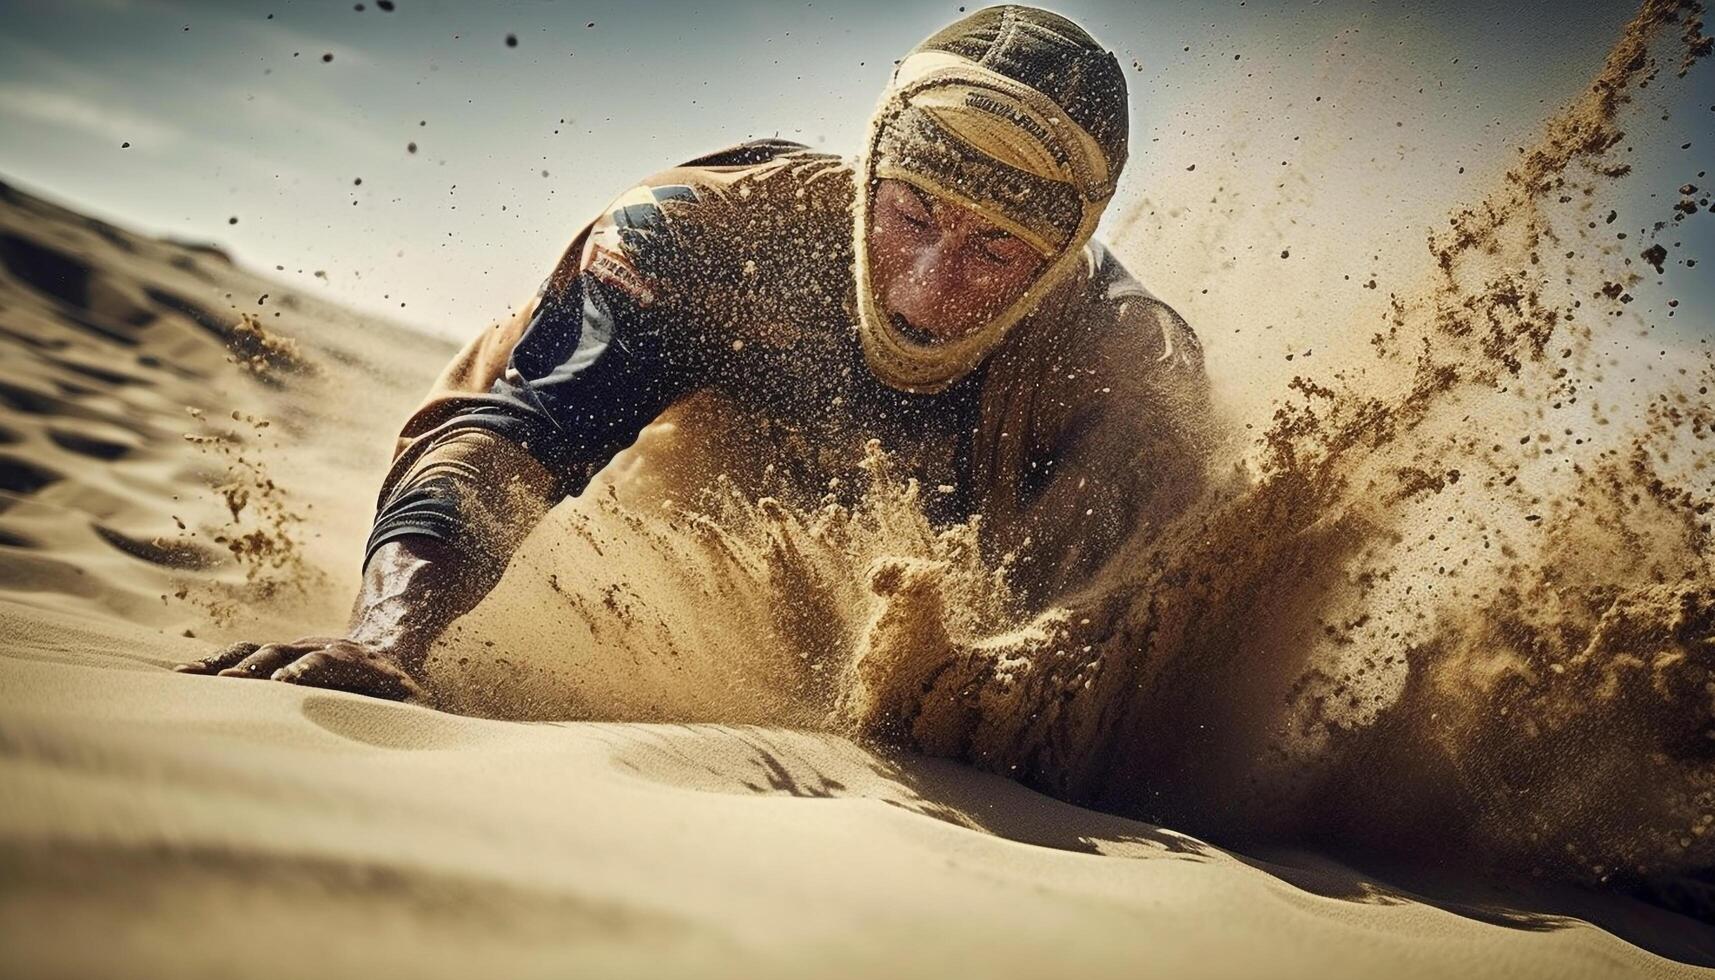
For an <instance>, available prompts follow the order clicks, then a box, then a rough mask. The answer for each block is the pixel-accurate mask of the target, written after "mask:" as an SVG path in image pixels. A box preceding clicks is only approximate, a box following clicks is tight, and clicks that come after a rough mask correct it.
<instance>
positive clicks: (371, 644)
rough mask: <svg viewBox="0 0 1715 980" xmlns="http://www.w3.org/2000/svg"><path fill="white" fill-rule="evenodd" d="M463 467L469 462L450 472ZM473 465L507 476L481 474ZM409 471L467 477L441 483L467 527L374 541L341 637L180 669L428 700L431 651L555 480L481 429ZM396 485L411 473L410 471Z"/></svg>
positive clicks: (229, 655) (527, 525)
mask: <svg viewBox="0 0 1715 980" xmlns="http://www.w3.org/2000/svg"><path fill="white" fill-rule="evenodd" d="M461 464H462V465H464V466H466V467H468V468H469V469H467V470H466V472H464V473H462V474H456V475H455V474H451V473H448V472H447V471H448V470H449V469H455V470H456V468H457V467H459V466H460V465H461ZM479 467H480V468H483V469H486V470H487V471H488V473H489V474H490V475H491V476H495V475H496V474H505V475H503V476H497V477H495V478H491V479H478V478H477V477H478V475H479V473H480V470H479V469H478V468H479ZM413 470H415V471H418V472H419V474H420V473H421V472H422V471H429V472H431V473H432V472H435V471H440V476H439V477H438V479H440V480H443V481H454V480H457V478H458V477H459V476H462V477H463V478H464V486H463V488H462V491H461V489H460V488H459V487H458V486H457V485H456V483H455V484H454V485H453V486H451V487H446V486H445V483H443V487H445V488H446V489H449V490H451V492H452V493H453V495H454V499H455V500H457V501H458V511H457V518H458V522H457V523H462V525H463V527H461V528H459V530H462V531H465V532H467V533H465V534H464V535H462V537H461V536H460V535H457V534H454V535H449V536H446V537H437V536H434V535H432V534H426V533H414V534H400V535H396V536H393V537H390V538H389V539H387V540H385V541H382V542H380V543H379V544H375V545H372V547H371V549H370V553H369V557H368V560H367V561H366V563H365V566H364V574H363V582H362V585H361V586H360V587H359V590H358V594H357V598H356V600H355V601H354V602H353V604H352V612H351V620H350V622H349V624H348V626H347V627H346V631H345V634H344V635H343V636H310V637H304V638H302V639H299V640H295V641H293V642H290V643H270V644H263V645H259V644H255V643H238V644H234V645H232V646H229V647H226V648H224V649H222V650H219V651H217V652H216V653H214V654H213V655H212V656H209V657H207V658H204V659H203V660H199V661H195V662H193V663H189V664H183V665H181V666H180V667H179V668H178V669H179V670H180V671H182V672H186V673H199V674H220V675H222V676H226V677H250V678H271V679H273V680H279V681H286V682H288V683H295V684H306V685H310V686H313V687H328V688H336V689H340V690H347V691H355V692H357V693H360V694H369V695H373V696H376V697H384V698H393V699H399V700H411V701H420V702H421V701H431V700H432V698H431V697H430V695H429V692H428V689H427V688H426V687H425V686H424V684H423V677H424V673H425V671H424V668H425V666H426V662H427V660H428V654H429V649H430V648H431V647H432V646H433V645H434V642H435V640H437V639H438V638H439V637H440V636H441V634H442V633H444V632H445V631H446V629H447V627H448V626H450V625H451V624H452V623H453V622H454V621H455V620H457V619H458V618H460V617H461V616H463V615H465V614H466V613H468V612H470V611H471V610H472V609H474V608H476V605H477V604H478V603H479V602H481V601H482V599H483V597H484V596H486V595H487V594H488V592H489V590H490V589H492V588H493V587H494V584H495V583H496V582H498V581H499V579H500V576H501V574H502V572H504V570H505V567H506V563H507V561H508V560H509V559H510V556H511V554H512V552H513V551H514V550H515V549H516V547H517V545H518V543H519V542H521V541H522V540H523V538H524V537H525V536H527V535H528V533H529V531H530V530H531V528H533V527H534V526H535V525H536V523H537V522H538V521H539V520H540V519H541V516H542V514H544V513H546V511H547V509H548V507H549V506H550V505H551V503H552V498H551V495H552V488H553V485H554V481H553V480H552V478H551V477H550V476H549V474H548V472H547V471H546V470H545V469H544V468H542V467H541V465H540V464H539V463H537V462H536V461H535V460H534V458H532V457H530V456H529V455H528V454H527V453H525V452H524V451H523V450H522V448H521V447H518V446H516V445H515V444H512V443H509V442H506V441H505V440H502V439H500V438H499V437H497V436H494V435H492V434H491V433H488V432H485V431H481V430H472V431H467V432H463V433H459V434H457V435H456V436H455V437H453V438H451V439H448V440H446V441H445V442H443V443H442V444H441V446H440V447H439V449H438V450H437V452H435V453H428V454H424V456H423V457H420V459H419V462H418V465H417V466H416V467H413ZM418 478H419V479H421V477H420V476H419V477H418ZM429 479H430V480H435V479H437V477H434V476H431V477H430V478H429ZM399 482H402V483H403V484H405V485H410V484H411V483H412V482H413V480H412V477H411V476H410V475H407V476H406V477H404V478H402V480H401V481H399ZM382 513H383V514H386V513H387V508H386V506H385V505H384V506H383V508H382ZM377 526H378V528H380V527H382V526H383V525H382V524H380V523H379V522H378V525H377ZM372 538H373V536H372Z"/></svg>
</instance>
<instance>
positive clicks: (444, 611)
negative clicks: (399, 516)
mask: <svg viewBox="0 0 1715 980" xmlns="http://www.w3.org/2000/svg"><path fill="white" fill-rule="evenodd" d="M493 565H494V563H493V562H492V561H488V560H484V559H473V558H471V557H469V556H467V555H462V554H460V553H459V552H458V551H457V550H455V549H454V548H453V547H451V546H450V545H449V544H448V543H447V542H445V541H439V540H436V539H434V538H430V537H422V536H413V537H405V538H398V539H395V540H393V541H389V542H387V543H386V544H383V545H381V546H380V547H379V548H377V549H376V551H375V553H374V555H373V556H371V558H370V560H369V564H368V566H367V567H366V568H365V570H364V574H363V585H362V587H361V588H360V589H359V591H358V594H357V599H356V601H355V602H354V603H353V606H352V611H351V624H350V626H349V627H348V629H347V635H348V637H349V638H350V639H352V640H355V641H357V642H359V643H368V644H371V645H373V646H375V647H376V648H377V649H383V650H389V651H391V652H393V653H394V654H395V655H396V656H397V657H398V658H399V661H400V666H402V667H404V668H406V669H407V670H410V671H412V672H413V673H415V672H417V671H419V670H420V669H421V668H422V665H423V662H424V660H425V659H426V658H427V656H428V651H429V648H430V647H431V646H432V645H433V644H434V642H435V640H436V639H438V638H439V637H440V636H441V634H442V633H444V632H446V629H447V627H448V626H450V625H452V623H453V622H454V621H455V620H457V619H458V618H459V617H461V616H463V615H465V614H466V613H468V612H470V611H471V610H472V609H474V608H476V605H477V603H479V602H481V601H482V599H483V597H484V596H486V595H487V594H488V592H489V590H490V589H492V588H493V587H494V583H495V582H497V581H499V579H500V572H501V571H502V569H500V568H495V567H493Z"/></svg>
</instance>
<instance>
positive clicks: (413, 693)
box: [173, 636, 433, 704]
mask: <svg viewBox="0 0 1715 980" xmlns="http://www.w3.org/2000/svg"><path fill="white" fill-rule="evenodd" d="M412 659H417V658H412ZM173 669H174V670H177V671H179V672H180V673H184V674H215V675H218V676H221V677H250V678H257V679H269V680H276V681H284V682H286V683H288V684H305V685H308V686H310V687H327V688H333V689H334V690H339V691H351V692H353V693H355V694H367V695H369V696H371V697H377V698H388V699H390V700H393V701H415V702H418V703H425V704H426V703H429V702H431V701H432V700H433V699H432V698H431V697H430V694H429V690H428V688H427V687H425V686H424V685H423V683H422V682H421V680H420V679H419V678H418V677H416V676H414V674H413V672H412V671H411V670H408V669H407V668H406V667H405V658H403V657H400V656H398V655H397V654H395V653H393V652H391V651H389V650H387V649H386V648H384V647H382V646H380V645H377V644H374V643H364V642H360V641H357V640H352V639H348V638H346V637H343V636H309V637H305V638H303V639H301V640H294V641H292V642H291V643H267V644H261V645H258V644H255V643H235V644H233V645H232V646H229V647H226V648H224V649H221V650H217V651H215V652H214V653H213V654H212V655H210V656H207V657H204V658H203V659H201V660H193V661H191V662H190V663H187V664H179V665H178V666H177V667H174V668H173Z"/></svg>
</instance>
